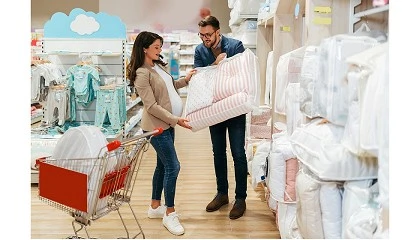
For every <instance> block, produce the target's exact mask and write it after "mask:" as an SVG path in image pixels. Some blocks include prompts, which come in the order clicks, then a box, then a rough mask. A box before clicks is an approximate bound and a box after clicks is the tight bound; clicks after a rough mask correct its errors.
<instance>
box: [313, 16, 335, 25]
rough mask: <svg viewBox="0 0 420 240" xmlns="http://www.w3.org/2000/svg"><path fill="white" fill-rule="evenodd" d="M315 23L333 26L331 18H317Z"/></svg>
mask: <svg viewBox="0 0 420 240" xmlns="http://www.w3.org/2000/svg"><path fill="white" fill-rule="evenodd" d="M314 23H315V24H319V25H331V18H322V17H316V18H314Z"/></svg>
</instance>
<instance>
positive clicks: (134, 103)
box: [127, 97, 141, 111]
mask: <svg viewBox="0 0 420 240" xmlns="http://www.w3.org/2000/svg"><path fill="white" fill-rule="evenodd" d="M139 102H141V98H140V97H137V98H136V99H135V100H134V101H132V102H131V103H129V104H128V105H127V111H128V110H130V109H131V108H132V107H134V106H135V105H137V104H138V103H139Z"/></svg>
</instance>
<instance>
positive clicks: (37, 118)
mask: <svg viewBox="0 0 420 240" xmlns="http://www.w3.org/2000/svg"><path fill="white" fill-rule="evenodd" d="M41 120H42V113H40V114H37V115H36V116H31V124H34V123H37V122H40V121H41Z"/></svg>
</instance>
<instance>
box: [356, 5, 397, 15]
mask: <svg viewBox="0 0 420 240" xmlns="http://www.w3.org/2000/svg"><path fill="white" fill-rule="evenodd" d="M385 11H389V5H385V6H381V7H375V8H371V9H369V10H366V11H362V12H358V13H355V14H354V17H355V18H361V17H366V16H369V15H373V14H376V13H381V12H385Z"/></svg>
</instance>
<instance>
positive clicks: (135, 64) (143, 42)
mask: <svg viewBox="0 0 420 240" xmlns="http://www.w3.org/2000/svg"><path fill="white" fill-rule="evenodd" d="M156 39H159V40H160V42H161V44H163V38H162V37H161V36H160V35H158V34H156V33H153V32H147V31H143V32H141V33H139V34H138V35H137V37H136V40H135V41H134V45H133V51H132V53H131V58H130V62H129V63H128V64H127V69H126V70H127V71H126V75H127V78H128V79H130V84H129V86H134V81H135V80H136V70H137V69H138V68H139V67H141V66H142V65H143V64H144V59H145V54H144V49H147V48H149V47H150V45H152V43H153V42H154V41H156ZM153 62H155V63H157V64H161V65H162V66H166V65H167V63H165V62H163V61H162V60H161V59H159V60H154V61H153Z"/></svg>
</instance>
